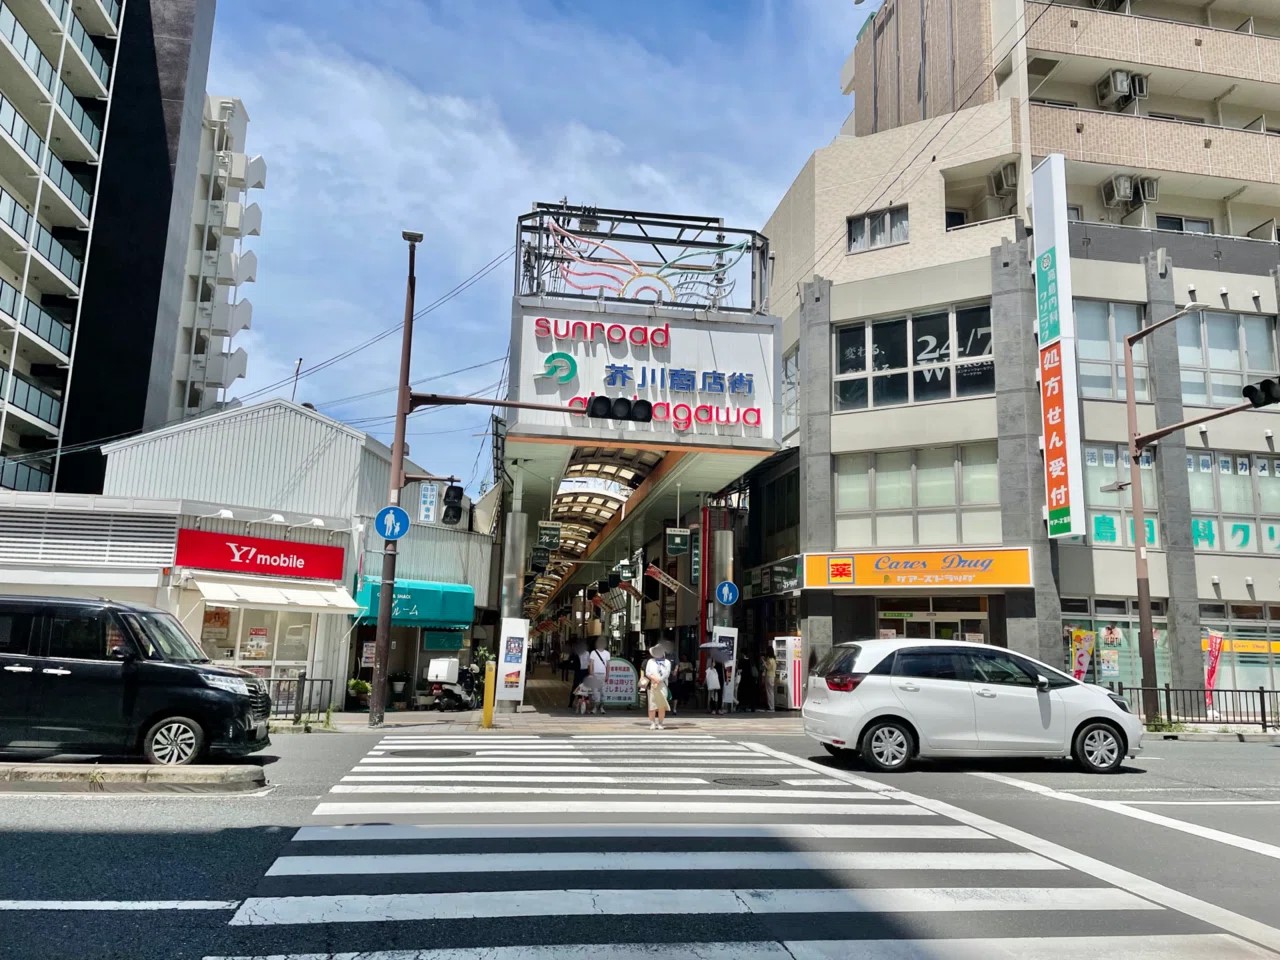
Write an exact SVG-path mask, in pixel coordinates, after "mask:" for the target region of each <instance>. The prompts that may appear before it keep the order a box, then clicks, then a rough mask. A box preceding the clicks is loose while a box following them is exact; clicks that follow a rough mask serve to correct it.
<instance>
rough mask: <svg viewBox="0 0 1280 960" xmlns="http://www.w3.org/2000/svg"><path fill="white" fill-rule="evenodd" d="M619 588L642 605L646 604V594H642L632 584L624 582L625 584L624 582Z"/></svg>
mask: <svg viewBox="0 0 1280 960" xmlns="http://www.w3.org/2000/svg"><path fill="white" fill-rule="evenodd" d="M618 587H619V588H620V589H621V590H623V591H625V592H626V593H628V594H629V595H630V596H631V597H633V598H634V599H636V600H639V601H640V602H641V603H643V602H644V594H643V593H641V592H640V591H639V590H637V589H636V588H635V587H633V586H632V585H631V584H629V583H626V582H625V581H624V582H622V583H620V584H618Z"/></svg>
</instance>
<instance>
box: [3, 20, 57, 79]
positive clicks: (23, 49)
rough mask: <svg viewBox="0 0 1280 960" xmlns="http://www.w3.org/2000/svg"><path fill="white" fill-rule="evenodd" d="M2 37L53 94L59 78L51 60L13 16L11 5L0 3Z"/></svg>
mask: <svg viewBox="0 0 1280 960" xmlns="http://www.w3.org/2000/svg"><path fill="white" fill-rule="evenodd" d="M0 37H3V38H4V39H5V40H7V41H8V42H9V43H10V44H11V45H12V46H13V49H14V50H15V51H16V52H17V54H18V58H19V59H20V60H21V61H22V62H23V63H25V64H26V65H27V66H28V67H30V68H31V72H32V73H34V74H35V75H36V79H38V80H39V81H40V85H41V86H42V87H44V88H45V90H46V91H48V92H49V93H53V83H54V79H55V77H56V76H57V74H56V71H55V70H54V69H53V64H52V63H50V62H49V58H48V57H46V56H45V55H44V54H43V53H41V52H40V48H39V47H38V46H36V42H35V40H33V39H32V38H31V34H29V33H27V31H26V30H24V29H23V28H22V24H20V23H19V22H18V18H17V17H15V16H14V15H13V11H12V10H10V9H9V5H8V4H5V3H0Z"/></svg>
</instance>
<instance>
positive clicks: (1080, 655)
mask: <svg viewBox="0 0 1280 960" xmlns="http://www.w3.org/2000/svg"><path fill="white" fill-rule="evenodd" d="M1097 636H1098V635H1097V634H1096V633H1094V632H1093V631H1092V630H1072V631H1071V675H1072V676H1073V677H1075V678H1076V679H1077V680H1083V679H1084V678H1085V676H1086V675H1087V674H1088V673H1089V661H1091V660H1092V659H1093V645H1094V642H1095V641H1096V639H1097Z"/></svg>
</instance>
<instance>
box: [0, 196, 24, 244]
mask: <svg viewBox="0 0 1280 960" xmlns="http://www.w3.org/2000/svg"><path fill="white" fill-rule="evenodd" d="M0 222H4V223H7V224H8V225H9V226H10V227H11V228H13V231H14V232H15V233H16V234H17V235H18V236H20V237H21V238H22V239H23V240H26V239H27V238H28V237H29V236H30V233H29V231H30V229H31V214H30V213H28V212H27V208H26V207H24V206H23V205H22V204H21V203H19V202H18V198H17V197H15V196H14V195H13V194H12V193H10V192H9V191H8V190H6V189H4V187H0Z"/></svg>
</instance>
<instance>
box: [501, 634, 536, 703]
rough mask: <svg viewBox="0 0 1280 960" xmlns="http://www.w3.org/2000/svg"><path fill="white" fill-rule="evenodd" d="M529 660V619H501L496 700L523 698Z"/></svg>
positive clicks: (520, 699)
mask: <svg viewBox="0 0 1280 960" xmlns="http://www.w3.org/2000/svg"><path fill="white" fill-rule="evenodd" d="M528 662H529V621H528V620H518V619H514V618H509V619H504V620H503V621H502V633H501V634H499V640H498V681H497V687H498V688H497V690H496V691H494V699H496V700H514V701H516V702H517V703H519V702H520V701H522V700H524V682H525V674H526V671H527V669H528Z"/></svg>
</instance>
